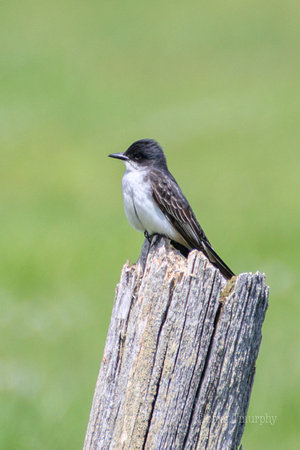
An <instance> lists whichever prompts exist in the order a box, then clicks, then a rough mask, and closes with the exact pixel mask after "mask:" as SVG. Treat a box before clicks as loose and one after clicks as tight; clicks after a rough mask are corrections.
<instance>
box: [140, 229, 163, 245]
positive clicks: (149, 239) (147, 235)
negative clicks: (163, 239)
mask: <svg viewBox="0 0 300 450" xmlns="http://www.w3.org/2000/svg"><path fill="white" fill-rule="evenodd" d="M144 236H145V238H146V239H147V241H148V242H149V243H150V244H151V240H152V238H153V237H154V236H161V235H160V234H159V233H152V234H149V233H148V231H147V230H145V231H144Z"/></svg>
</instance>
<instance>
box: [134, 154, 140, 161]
mask: <svg viewBox="0 0 300 450" xmlns="http://www.w3.org/2000/svg"><path fill="white" fill-rule="evenodd" d="M141 158H142V154H141V153H136V154H135V155H134V159H135V160H136V161H138V160H139V159H141Z"/></svg>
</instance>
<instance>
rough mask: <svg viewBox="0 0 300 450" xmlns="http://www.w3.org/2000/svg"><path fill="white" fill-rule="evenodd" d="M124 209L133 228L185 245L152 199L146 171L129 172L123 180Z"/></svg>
mask: <svg viewBox="0 0 300 450" xmlns="http://www.w3.org/2000/svg"><path fill="white" fill-rule="evenodd" d="M122 187H123V198H124V209H125V213H126V216H127V219H128V221H129V223H130V225H131V226H133V227H134V228H136V229H137V230H139V231H145V230H146V231H147V232H148V234H149V235H151V234H153V233H159V234H163V235H165V236H167V237H169V238H170V239H173V240H174V241H176V242H181V243H184V242H185V241H184V240H183V239H182V237H181V236H180V234H179V233H178V232H177V231H176V230H175V228H174V227H173V225H172V224H171V223H170V221H169V220H168V219H167V217H165V215H164V214H163V213H162V211H161V210H160V208H159V207H158V206H157V205H156V203H155V201H154V200H153V197H152V192H151V186H150V181H149V180H148V179H147V176H146V174H145V172H144V171H134V170H133V171H127V170H126V172H125V173H124V176H123V179H122Z"/></svg>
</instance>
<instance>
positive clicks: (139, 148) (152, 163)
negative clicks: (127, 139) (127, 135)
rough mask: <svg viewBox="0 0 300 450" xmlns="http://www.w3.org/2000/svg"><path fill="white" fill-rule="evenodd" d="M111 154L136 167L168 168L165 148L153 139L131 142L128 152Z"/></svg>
mask: <svg viewBox="0 0 300 450" xmlns="http://www.w3.org/2000/svg"><path fill="white" fill-rule="evenodd" d="M109 156H110V157H112V158H117V159H121V160H123V161H124V162H125V163H129V164H131V165H133V166H135V167H136V168H138V167H159V168H160V169H167V161H166V157H165V155H164V152H163V149H162V147H161V146H160V145H159V143H158V142H156V141H154V140H153V139H141V140H139V141H136V142H134V143H133V144H131V146H130V147H129V148H128V149H127V150H126V152H124V153H113V154H111V155H109ZM126 166H127V164H126Z"/></svg>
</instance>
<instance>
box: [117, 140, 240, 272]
mask: <svg viewBox="0 0 300 450" xmlns="http://www.w3.org/2000/svg"><path fill="white" fill-rule="evenodd" d="M108 156H110V157H111V158H117V159H121V160H122V161H124V163H125V166H126V171H125V173H124V175H123V178H122V189H123V198H124V209H125V213H126V216H127V219H128V221H129V223H130V225H132V226H133V227H134V228H136V229H137V230H139V231H143V232H144V234H145V236H146V237H149V236H151V235H152V234H161V235H163V236H166V237H168V238H169V239H171V240H172V241H174V242H175V243H179V244H180V245H182V246H183V247H185V248H186V249H188V250H192V249H195V248H196V249H197V250H201V251H202V252H203V253H204V254H205V256H206V257H207V258H208V259H209V260H210V262H211V263H212V264H213V265H214V266H215V267H217V268H218V269H219V270H220V272H221V273H222V275H223V276H224V277H225V278H227V279H228V280H229V279H230V278H231V277H233V276H234V273H233V272H232V271H231V270H230V269H229V267H228V266H227V265H226V264H225V263H224V261H222V259H221V258H220V257H219V256H218V255H217V253H216V252H215V251H214V249H213V248H212V246H211V244H210V242H209V240H208V239H207V237H206V235H205V233H204V231H203V230H202V228H201V226H200V225H199V223H198V221H197V219H196V216H195V214H194V213H193V210H192V208H191V206H190V204H189V202H188V201H187V199H186V198H185V196H184V195H183V193H182V191H181V189H180V187H179V186H178V184H177V182H176V180H175V178H174V177H173V176H172V174H171V173H170V172H169V170H168V167H167V160H166V157H165V155H164V152H163V149H162V147H161V146H160V145H159V144H158V143H157V142H156V141H154V140H153V139H142V140H140V141H136V142H134V143H133V144H132V145H131V146H130V147H129V148H128V149H127V150H126V152H124V153H112V154H111V155H108Z"/></svg>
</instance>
